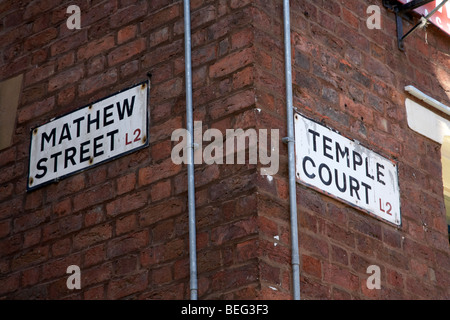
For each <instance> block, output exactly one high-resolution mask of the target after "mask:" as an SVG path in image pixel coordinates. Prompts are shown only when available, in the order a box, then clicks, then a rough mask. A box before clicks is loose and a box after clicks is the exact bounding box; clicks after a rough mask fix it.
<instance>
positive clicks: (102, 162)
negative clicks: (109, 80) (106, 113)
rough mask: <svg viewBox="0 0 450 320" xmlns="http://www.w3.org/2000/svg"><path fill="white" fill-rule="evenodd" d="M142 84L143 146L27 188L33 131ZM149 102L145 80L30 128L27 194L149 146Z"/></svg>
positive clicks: (148, 83)
mask: <svg viewBox="0 0 450 320" xmlns="http://www.w3.org/2000/svg"><path fill="white" fill-rule="evenodd" d="M143 84H145V85H146V87H147V88H146V89H147V102H146V109H145V112H146V114H147V124H146V137H147V141H146V142H145V143H144V144H143V145H141V146H139V147H136V148H134V149H132V150H129V151H126V152H124V153H120V154H118V155H116V156H114V157H112V158H108V159H105V160H103V161H100V162H97V163H94V164H92V165H90V166H88V167H86V168H82V169H78V170H76V171H73V172H70V173H67V174H65V175H63V176H60V177H58V178H55V179H52V180H49V181H46V182H43V183H41V184H38V185H36V186H34V187H30V186H29V185H30V173H31V169H30V166H31V163H30V160H31V156H30V155H31V141H32V139H33V131H34V129H36V128H39V127H41V126H43V125H46V124H48V123H51V122H53V121H55V120H57V119H60V118H62V117H65V116H67V115H69V114H71V113H74V112H76V111H79V110H81V109H84V108H88V107H89V106H91V105H93V104H95V103H98V102H100V101H103V100H106V99H108V98H110V97H112V96H114V95H117V94H119V93H121V92H124V91H126V90H130V89H132V88H135V87H138V86H142V85H143ZM149 102H150V80H149V79H147V80H144V81H141V82H139V83H136V84H133V85H131V86H129V87H127V88H124V89H122V90H120V91H117V92H115V93H113V94H110V95H109V96H106V97H103V98H101V99H98V100H95V101H93V102H91V103H88V104H86V105H84V106H82V107H79V108H76V109H74V110H72V111H70V112H68V113H65V114H63V115H60V116H58V117H55V118H52V119H51V120H50V121H47V122H45V123H42V124H40V125H38V126H35V127H33V128H31V130H30V146H29V150H28V176H27V192H30V191H33V190H36V189H39V188H42V187H44V186H47V185H49V184H52V183H55V182H58V181H59V180H62V179H65V178H67V177H70V176H72V175H75V174H77V173H80V172H83V171H86V170H89V169H91V168H95V167H97V166H99V165H101V164H104V163H106V162H109V161H112V160H115V159H117V158H120V157H123V156H126V155H128V154H130V153H133V152H135V151H138V150H141V149H144V148H146V147H148V146H149V144H150V137H149V124H150V112H149V110H148V109H149Z"/></svg>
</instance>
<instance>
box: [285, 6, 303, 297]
mask: <svg viewBox="0 0 450 320" xmlns="http://www.w3.org/2000/svg"><path fill="white" fill-rule="evenodd" d="M289 12H290V10H289V0H283V16H284V19H283V20H284V59H285V76H286V113H287V137H285V138H283V142H285V143H287V145H288V162H289V202H290V216H291V246H292V285H293V298H294V300H300V271H299V264H300V259H299V253H298V227H297V195H296V182H295V151H294V147H295V143H294V142H295V139H294V119H293V108H292V107H293V103H292V66H291V23H290V16H289Z"/></svg>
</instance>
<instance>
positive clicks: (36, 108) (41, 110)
mask: <svg viewBox="0 0 450 320" xmlns="http://www.w3.org/2000/svg"><path fill="white" fill-rule="evenodd" d="M54 106H55V97H54V96H51V97H49V98H47V99H45V100H42V101H38V102H35V103H33V104H31V105H28V106H27V107H25V108H22V109H20V110H19V112H18V117H17V122H18V123H24V122H27V121H30V120H32V119H35V118H37V117H39V116H41V115H44V114H46V113H48V112H50V111H52V110H53V107H54Z"/></svg>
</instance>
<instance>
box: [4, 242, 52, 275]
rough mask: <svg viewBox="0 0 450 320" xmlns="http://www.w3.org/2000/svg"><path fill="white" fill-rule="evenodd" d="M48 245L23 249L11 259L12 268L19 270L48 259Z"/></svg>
mask: <svg viewBox="0 0 450 320" xmlns="http://www.w3.org/2000/svg"><path fill="white" fill-rule="evenodd" d="M48 253H49V249H48V246H42V247H36V248H33V249H30V250H27V251H22V252H21V253H20V254H18V255H17V256H15V257H14V259H12V261H11V269H12V270H18V269H22V268H26V267H29V266H32V265H36V264H38V263H40V262H43V261H45V260H47V259H48Z"/></svg>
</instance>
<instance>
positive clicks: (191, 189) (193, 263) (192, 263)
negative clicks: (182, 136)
mask: <svg viewBox="0 0 450 320" xmlns="http://www.w3.org/2000/svg"><path fill="white" fill-rule="evenodd" d="M190 11H191V9H190V1H189V0H184V52H185V58H184V60H185V61H184V63H185V72H186V129H187V131H188V132H189V134H188V139H189V141H188V142H187V154H188V155H187V174H188V210H189V274H190V292H191V300H197V289H198V287H197V244H196V230H195V184H194V130H193V127H194V126H193V116H192V65H191V13H190Z"/></svg>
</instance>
